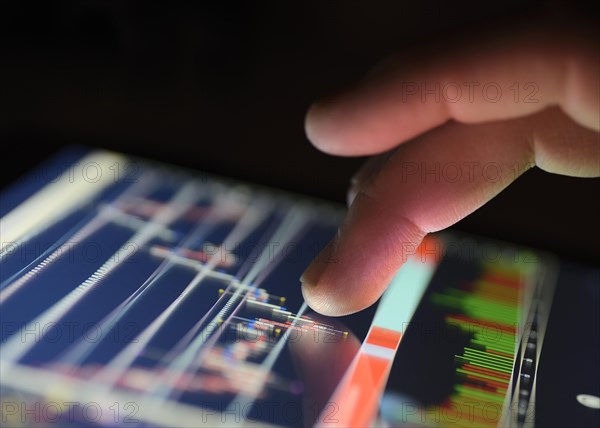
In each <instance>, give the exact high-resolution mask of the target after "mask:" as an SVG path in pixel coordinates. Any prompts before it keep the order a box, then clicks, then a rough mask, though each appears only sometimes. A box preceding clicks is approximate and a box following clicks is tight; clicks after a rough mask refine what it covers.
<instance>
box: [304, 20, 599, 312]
mask: <svg viewBox="0 0 600 428" xmlns="http://www.w3.org/2000/svg"><path fill="white" fill-rule="evenodd" d="M597 40H598V31H597V29H596V28H594V27H586V26H585V25H583V24H581V23H580V22H573V23H571V24H570V25H566V24H565V23H564V22H562V21H560V20H559V21H548V22H546V23H544V24H541V25H536V26H531V25H530V23H529V22H528V21H527V22H525V23H524V24H521V25H510V24H509V23H504V24H503V25H502V26H500V31H498V30H491V31H486V33H485V34H480V33H471V34H465V35H463V36H461V37H458V38H455V39H452V40H449V41H445V42H444V43H438V44H437V45H434V46H426V47H422V48H421V49H420V50H418V51H417V50H415V51H413V52H410V53H407V54H405V55H403V56H398V57H397V59H395V60H393V61H391V62H386V63H385V64H384V65H383V66H381V67H379V68H378V69H377V70H376V71H375V72H374V73H371V74H370V75H369V76H368V79H367V80H365V81H364V82H362V83H361V84H360V85H358V86H357V87H355V88H353V89H352V90H350V91H347V92H345V93H343V94H341V95H339V96H336V97H334V98H332V99H328V100H325V101H322V102H319V103H317V104H315V105H313V106H312V107H311V109H310V110H309V112H308V115H307V118H306V132H307V135H308V137H309V139H310V140H311V141H312V143H313V144H314V145H315V146H316V147H317V148H319V149H320V150H322V151H324V152H326V153H330V154H335V155H342V156H363V155H377V154H379V156H378V157H375V158H372V159H371V160H370V161H369V162H367V164H366V165H365V166H364V167H363V168H362V169H361V170H360V171H359V173H358V174H357V175H356V177H355V179H354V180H353V183H352V187H351V189H350V191H349V198H348V199H349V205H350V209H349V213H348V215H347V217H346V219H345V221H344V222H343V223H342V225H341V226H340V229H339V231H338V234H337V235H336V237H335V238H334V239H333V240H332V241H331V242H330V243H329V244H328V245H327V246H326V247H325V248H324V249H323V251H322V252H321V253H320V254H319V256H318V257H317V258H316V259H315V260H314V261H313V262H312V263H311V265H310V266H309V267H308V268H307V270H306V271H305V273H304V275H303V277H302V292H303V295H304V298H305V300H306V301H307V303H308V304H309V305H310V306H311V307H312V308H313V309H314V310H316V311H317V312H320V313H323V314H326V315H345V314H349V313H352V312H356V311H358V310H361V309H363V308H365V307H367V306H369V305H371V304H372V303H374V302H375V301H376V300H377V299H378V298H379V297H380V295H381V294H382V293H383V291H384V290H385V288H386V287H387V285H388V284H389V282H390V281H391V279H392V277H393V276H394V274H395V273H396V271H397V270H398V268H399V267H400V266H401V265H402V264H403V263H404V262H405V261H406V259H407V258H408V257H409V256H410V255H411V253H410V251H411V250H412V249H414V248H415V247H416V246H417V244H418V243H419V242H421V240H422V239H423V237H424V236H425V235H426V234H428V233H430V232H435V231H439V230H441V229H444V228H446V227H448V226H450V225H452V224H454V223H456V222H457V221H459V220H461V219H462V218H464V217H465V216H467V215H468V214H470V213H472V212H473V211H475V210H476V209H478V208H479V207H481V206H482V205H483V204H485V203H486V202H487V201H489V200H490V199H492V198H493V197H494V196H495V195H497V194H498V193H499V192H500V191H502V190H503V189H504V188H505V187H506V186H508V185H509V184H510V183H511V182H512V181H513V180H515V179H516V178H517V177H518V176H519V175H520V174H522V173H523V172H524V171H526V170H527V169H529V168H530V167H532V166H534V165H535V166H537V167H539V168H541V169H543V170H545V171H547V172H550V173H555V174H563V175H569V176H574V177H597V176H600V134H599V130H600V107H599V94H600V84H599V76H600V66H599V60H598V46H597ZM382 153H383V154H382Z"/></svg>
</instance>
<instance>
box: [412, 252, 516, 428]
mask: <svg viewBox="0 0 600 428" xmlns="http://www.w3.org/2000/svg"><path fill="white" fill-rule="evenodd" d="M482 270H483V272H482V274H481V275H480V276H479V277H478V278H476V279H475V280H474V281H472V282H470V283H461V284H460V285H457V286H453V287H448V288H446V289H445V290H443V291H442V292H440V293H435V294H433V295H432V296H431V301H432V303H433V304H434V305H436V306H438V307H442V308H444V310H445V311H446V313H447V315H446V317H445V322H446V324H447V325H449V326H453V327H456V328H458V329H460V330H461V331H462V332H463V333H464V334H467V335H469V343H468V345H467V346H465V347H464V349H463V351H462V353H461V354H459V355H456V356H455V363H456V381H455V384H454V392H453V393H452V394H451V395H450V396H449V397H448V399H447V400H446V401H445V402H444V403H442V404H440V405H436V406H431V407H428V408H427V409H425V410H424V412H425V413H426V414H435V415H440V414H443V415H445V422H446V423H448V422H449V421H451V422H452V423H451V425H453V426H477V427H482V426H497V425H498V424H499V423H500V421H501V418H502V415H503V413H504V409H505V406H506V403H507V400H508V394H509V391H510V387H511V384H512V383H511V381H512V372H513V366H514V361H515V353H516V345H517V343H518V337H517V335H518V329H517V326H518V323H519V322H520V319H521V305H520V303H521V299H522V294H523V289H524V287H525V284H526V283H527V281H526V280H525V279H526V275H525V274H524V272H525V271H524V269H523V267H522V266H520V265H519V264H515V263H509V262H503V261H501V260H496V261H494V262H489V261H488V262H482ZM467 407H468V408H469V410H470V411H469V412H465V411H464V409H465V408H467ZM421 422H422V421H421ZM428 422H431V421H428ZM434 425H435V424H434Z"/></svg>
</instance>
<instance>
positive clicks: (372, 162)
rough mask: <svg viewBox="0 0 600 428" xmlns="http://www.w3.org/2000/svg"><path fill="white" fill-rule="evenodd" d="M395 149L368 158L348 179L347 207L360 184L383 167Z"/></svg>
mask: <svg viewBox="0 0 600 428" xmlns="http://www.w3.org/2000/svg"><path fill="white" fill-rule="evenodd" d="M394 150H395V149H392V150H390V151H388V152H386V153H382V154H380V155H377V156H373V157H371V158H369V159H368V160H367V161H366V162H365V163H364V165H363V166H362V167H361V168H360V169H359V170H358V171H357V172H356V174H354V176H353V177H352V178H351V179H350V187H349V189H348V193H347V202H348V206H350V205H351V203H352V201H353V200H354V198H355V197H356V194H357V193H358V191H359V190H360V187H361V186H362V183H364V182H366V181H367V180H369V179H371V178H372V177H374V176H375V175H377V173H378V172H379V171H380V170H381V169H382V168H383V167H384V165H385V164H386V162H387V161H388V159H389V158H390V157H391V156H392V155H393V153H394Z"/></svg>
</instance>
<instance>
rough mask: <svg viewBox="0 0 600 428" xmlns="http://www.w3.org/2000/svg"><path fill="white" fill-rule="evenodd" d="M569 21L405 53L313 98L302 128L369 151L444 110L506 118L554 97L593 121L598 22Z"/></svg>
mask: <svg viewBox="0 0 600 428" xmlns="http://www.w3.org/2000/svg"><path fill="white" fill-rule="evenodd" d="M505 24H506V23H505ZM575 25H576V26H577V28H576V29H574V28H565V26H564V25H562V26H558V24H557V23H551V22H549V23H546V24H544V25H541V26H537V27H535V28H532V27H531V26H530V25H529V23H527V25H521V26H519V25H516V26H515V25H503V26H502V28H501V30H502V32H501V33H500V32H498V31H494V30H492V31H488V32H486V34H477V33H475V34H470V35H466V36H465V35H463V36H459V37H455V38H454V39H453V40H450V41H445V42H443V43H438V44H436V45H430V46H426V47H423V48H421V49H420V50H418V51H413V52H411V53H407V54H405V55H403V56H401V57H398V58H397V59H396V60H394V61H392V62H391V63H389V64H387V65H385V66H384V67H383V68H382V69H381V70H379V71H378V72H377V73H375V74H374V75H371V76H370V77H369V79H368V80H366V81H365V82H363V83H361V84H360V85H359V86H357V87H355V88H354V89H352V90H350V91H348V92H346V93H344V94H342V95H341V96H338V97H335V98H333V99H328V100H324V101H321V102H319V103H316V104H315V105H313V106H312V107H311V109H310V110H309V112H308V114H307V117H306V132H307V135H308V137H309V139H310V140H311V141H312V142H313V144H314V145H315V146H316V147H317V148H319V149H320V150H322V151H324V152H327V153H331V154H338V155H346V156H362V155H372V154H376V153H381V152H384V151H386V150H389V149H391V148H392V147H394V146H396V145H398V144H399V143H401V142H404V141H407V140H409V139H411V138H413V137H415V136H417V135H419V134H422V133H423V132H425V131H427V130H429V129H431V128H434V127H436V126H438V125H441V124H442V123H444V122H446V121H448V120H450V119H454V120H456V121H459V122H463V123H479V122H486V121H492V120H502V119H510V118H515V117H518V116H523V115H528V114H531V113H535V112H538V111H541V110H543V109H545V108H547V107H548V106H552V105H558V106H560V107H561V108H562V109H563V110H564V111H565V112H566V113H567V114H568V115H569V116H571V118H572V119H573V120H575V121H576V122H577V123H579V124H581V125H583V126H585V127H587V128H592V129H595V130H598V129H600V108H599V103H600V102H599V97H598V93H599V91H600V84H599V79H598V75H599V74H600V65H599V60H598V49H597V46H596V44H595V40H597V30H596V29H593V28H588V27H586V26H585V25H584V24H580V23H575V24H573V26H575ZM594 36H596V37H594ZM467 37H470V38H469V39H467ZM474 39H476V41H474Z"/></svg>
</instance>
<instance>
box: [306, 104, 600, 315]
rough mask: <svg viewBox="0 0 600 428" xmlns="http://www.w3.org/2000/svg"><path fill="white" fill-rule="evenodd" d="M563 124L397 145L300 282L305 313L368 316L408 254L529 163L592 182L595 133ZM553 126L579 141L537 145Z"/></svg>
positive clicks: (521, 122)
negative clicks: (308, 310)
mask: <svg viewBox="0 0 600 428" xmlns="http://www.w3.org/2000/svg"><path fill="white" fill-rule="evenodd" d="M561 115H562V117H564V114H563V113H562V112H561V111H560V110H559V109H556V108H553V109H548V110H547V111H544V112H542V113H538V114H537V115H535V116H530V117H527V118H520V119H513V120H509V121H502V122H491V123H487V124H479V125H464V124H459V123H449V124H447V125H444V126H442V127H440V128H437V129H435V130H433V131H431V132H429V133H427V134H424V135H422V136H421V137H419V138H417V139H416V140H414V141H411V142H410V143H408V144H405V145H402V146H401V147H400V148H399V149H398V150H397V151H396V152H395V154H394V156H393V157H391V158H390V159H389V160H388V162H387V164H386V167H385V168H384V169H382V170H381V171H380V172H379V173H378V175H377V177H376V179H375V180H373V181H372V182H371V183H370V184H369V185H368V186H366V188H363V189H362V190H361V192H360V193H359V194H358V196H357V198H356V199H355V201H354V202H353V204H352V206H351V208H350V212H349V215H348V217H347V218H346V220H345V221H344V222H343V224H342V226H341V228H340V231H339V233H338V236H337V237H336V239H335V240H334V241H333V242H332V243H330V244H329V245H328V246H327V247H326V248H325V250H324V253H325V254H327V256H326V257H324V258H323V260H325V262H323V260H321V262H318V261H315V262H314V263H313V264H311V266H309V268H308V269H307V271H306V272H305V275H304V279H305V283H304V284H303V294H304V296H305V299H306V301H307V302H308V304H309V305H310V306H311V307H312V308H313V309H315V310H316V311H318V312H321V313H324V314H327V315H343V314H347V313H351V312H355V311H358V310H360V309H363V308H364V307H367V306H369V305H370V304H372V303H373V302H375V301H376V300H377V298H379V296H380V295H381V293H382V292H383V290H384V289H385V287H386V286H387V284H388V283H389V282H390V280H391V279H392V277H393V275H394V274H395V272H396V271H397V269H398V268H399V267H400V266H401V265H402V264H403V263H404V262H405V261H406V259H407V257H408V256H410V254H407V253H406V250H407V249H414V248H415V247H416V245H417V244H418V243H419V242H420V241H421V239H422V238H423V236H424V235H425V234H426V233H428V232H433V231H438V230H441V229H444V228H446V227H448V226H450V225H452V224H454V223H455V222H457V221H458V220H460V219H462V218H463V217H465V216H466V215H468V214H470V213H471V212H473V211H474V210H476V209H477V208H479V207H480V206H481V205H483V204H484V203H486V202H487V201H489V200H490V199H491V198H493V197H494V196H495V195H496V194H498V193H499V192H500V191H501V190H502V189H504V188H505V187H506V186H507V185H508V184H510V183H511V182H512V181H513V180H514V179H516V178H517V177H518V176H519V175H520V174H522V173H523V172H524V171H526V170H527V169H528V168H529V167H531V166H532V165H533V162H534V161H535V160H536V156H542V157H543V158H545V159H551V160H547V161H546V164H547V165H551V164H554V166H553V169H558V170H561V171H552V172H575V171H568V170H567V171H564V169H565V168H566V167H565V166H564V165H561V161H562V162H563V164H564V163H565V162H566V164H570V165H575V168H577V172H581V171H583V170H585V169H586V168H587V169H588V171H587V172H586V174H587V173H589V172H593V171H592V169H593V168H594V164H597V159H598V158H597V157H596V158H594V157H592V158H591V159H588V154H589V153H590V152H592V151H593V150H594V149H596V150H597V147H598V143H597V138H594V137H595V136H596V134H597V133H594V132H593V131H590V130H587V129H584V128H581V127H579V125H577V124H576V123H574V122H573V121H572V120H571V119H569V118H566V119H565V120H564V121H562V122H560V121H558V118H559V117H561ZM551 122H554V123H557V122H558V123H561V126H560V127H559V128H562V129H563V130H565V129H569V127H568V126H566V125H567V124H570V125H571V127H576V128H581V130H580V132H579V134H577V135H579V136H584V138H583V139H582V140H578V141H572V140H570V139H571V138H572V137H573V135H576V134H572V133H570V132H565V133H563V135H562V140H561V138H553V139H547V140H544V139H543V138H541V137H543V136H547V135H552V134H548V131H538V130H536V129H535V127H538V126H540V124H543V127H544V126H545V127H547V126H548V123H551ZM556 135H560V132H559V131H556ZM588 137H589V138H588ZM549 141H550V143H549ZM573 146H575V147H578V148H579V147H585V149H584V150H573V149H572V147H573ZM534 150H537V151H538V152H540V153H543V155H539V154H537V155H536V153H534ZM578 154H579V157H578ZM585 164H587V165H588V166H587V167H586V168H583V169H582V168H580V167H579V165H585ZM596 168H597V166H596ZM317 260H318V259H317Z"/></svg>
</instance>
